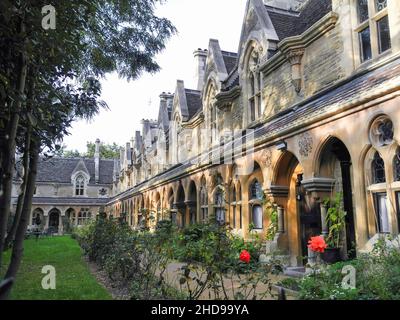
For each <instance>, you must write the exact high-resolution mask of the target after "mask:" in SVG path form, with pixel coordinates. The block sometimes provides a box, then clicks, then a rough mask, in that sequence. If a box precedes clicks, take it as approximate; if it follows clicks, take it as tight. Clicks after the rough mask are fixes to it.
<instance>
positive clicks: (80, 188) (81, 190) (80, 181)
mask: <svg viewBox="0 0 400 320" xmlns="http://www.w3.org/2000/svg"><path fill="white" fill-rule="evenodd" d="M84 194H85V178H84V177H83V176H82V175H79V176H78V177H76V179H75V195H76V196H83V195H84Z"/></svg>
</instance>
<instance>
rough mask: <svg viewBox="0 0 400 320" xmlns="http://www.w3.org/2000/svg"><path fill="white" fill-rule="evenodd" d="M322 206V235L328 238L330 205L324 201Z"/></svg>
mask: <svg viewBox="0 0 400 320" xmlns="http://www.w3.org/2000/svg"><path fill="white" fill-rule="evenodd" d="M320 207H321V229H322V236H323V237H324V238H326V237H327V236H328V234H329V230H328V224H327V223H326V216H327V214H328V206H327V205H326V204H324V203H322V202H321V203H320Z"/></svg>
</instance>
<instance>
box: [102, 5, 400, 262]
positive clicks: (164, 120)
mask: <svg viewBox="0 0 400 320" xmlns="http://www.w3.org/2000/svg"><path fill="white" fill-rule="evenodd" d="M399 54H400V2H399V1H395V0H387V1H386V0H349V1H339V0H303V1H294V0H288V1H265V3H263V2H262V1H261V0H249V1H248V2H247V7H246V12H245V17H244V21H243V25H242V33H241V37H240V43H239V47H238V52H237V53H231V52H226V51H223V50H222V49H221V48H220V46H219V43H218V41H217V40H210V43H209V47H208V49H207V50H197V51H195V53H194V56H195V61H196V77H197V84H198V85H197V88H194V90H189V89H187V88H185V86H184V82H183V81H177V83H176V90H175V92H174V94H167V93H163V94H162V95H161V96H160V100H161V101H160V110H159V115H158V119H157V121H150V120H146V121H143V129H142V132H141V133H140V132H137V133H136V135H135V137H134V139H133V140H132V141H131V143H128V144H127V145H126V148H125V149H124V150H123V151H122V153H121V159H120V169H121V170H120V172H119V177H118V183H117V184H116V185H114V189H113V190H114V196H113V197H112V198H111V199H110V202H109V203H108V205H107V208H106V210H107V212H108V214H109V215H113V216H124V217H126V218H127V219H128V221H129V223H130V224H131V225H133V226H137V225H138V223H140V222H142V221H143V219H144V216H145V215H148V214H149V213H150V214H151V215H152V216H153V217H154V220H150V222H148V223H149V224H150V226H151V227H154V221H157V220H160V219H165V218H170V219H173V220H174V221H176V223H177V224H178V225H179V226H184V225H188V224H190V223H193V222H201V221H204V220H206V219H208V218H209V217H210V216H211V215H214V216H215V217H216V219H217V221H219V222H222V223H227V224H229V226H230V227H231V228H232V229H233V230H234V232H236V233H237V234H240V235H242V236H243V237H245V238H249V237H250V233H251V232H253V233H254V232H258V233H259V234H261V235H265V234H266V232H267V229H268V227H269V225H270V222H269V218H268V215H266V214H263V201H264V200H263V199H265V198H267V199H268V200H269V201H270V202H271V203H273V204H274V205H275V206H276V207H277V208H278V213H279V230H278V236H277V237H276V243H277V245H278V247H279V249H280V250H282V251H284V252H286V253H287V255H288V256H289V257H290V263H291V264H292V265H298V264H301V263H302V262H301V258H300V257H302V256H307V241H308V240H309V238H310V236H312V235H317V234H318V235H319V234H321V233H324V232H326V225H324V221H323V220H324V216H325V214H326V212H324V210H325V211H326V209H325V208H324V206H323V205H322V204H323V200H324V199H325V198H326V197H332V194H333V193H338V192H340V193H342V194H343V204H342V205H343V207H344V209H345V211H346V212H347V215H346V227H345V231H344V232H345V239H346V241H345V243H343V247H344V249H343V252H342V254H343V256H344V257H346V256H348V255H354V253H355V252H360V251H362V250H368V249H369V248H370V247H371V244H372V243H373V242H374V241H375V239H376V235H377V234H379V233H391V234H394V235H397V234H398V233H399V221H400V219H399V205H400V149H399V144H398V143H399V139H400V131H399V130H400V129H399V128H400V123H399V119H400V108H399V106H400V97H399V95H400V91H399V89H400V58H399V57H400V56H399ZM146 221H147V220H146ZM152 221H153V222H152ZM249 227H251V228H249ZM251 230H252V231H251Z"/></svg>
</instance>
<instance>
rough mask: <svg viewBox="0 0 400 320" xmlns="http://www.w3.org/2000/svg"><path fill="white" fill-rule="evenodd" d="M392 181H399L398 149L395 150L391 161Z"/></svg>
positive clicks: (399, 157)
mask: <svg viewBox="0 0 400 320" xmlns="http://www.w3.org/2000/svg"><path fill="white" fill-rule="evenodd" d="M393 170H394V181H400V148H398V149H397V152H396V155H395V156H394V160H393Z"/></svg>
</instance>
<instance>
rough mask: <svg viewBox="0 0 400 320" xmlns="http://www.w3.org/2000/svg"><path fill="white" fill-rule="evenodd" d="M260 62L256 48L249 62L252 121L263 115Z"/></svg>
mask: <svg viewBox="0 0 400 320" xmlns="http://www.w3.org/2000/svg"><path fill="white" fill-rule="evenodd" d="M259 64H260V56H259V53H258V52H257V50H256V49H254V50H253V51H252V52H251V54H250V58H249V62H248V71H247V72H248V84H249V85H248V88H249V113H250V117H249V120H250V122H253V121H255V120H256V119H258V118H260V117H261V114H262V111H261V89H262V83H261V74H260V72H259V70H258V67H259Z"/></svg>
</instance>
